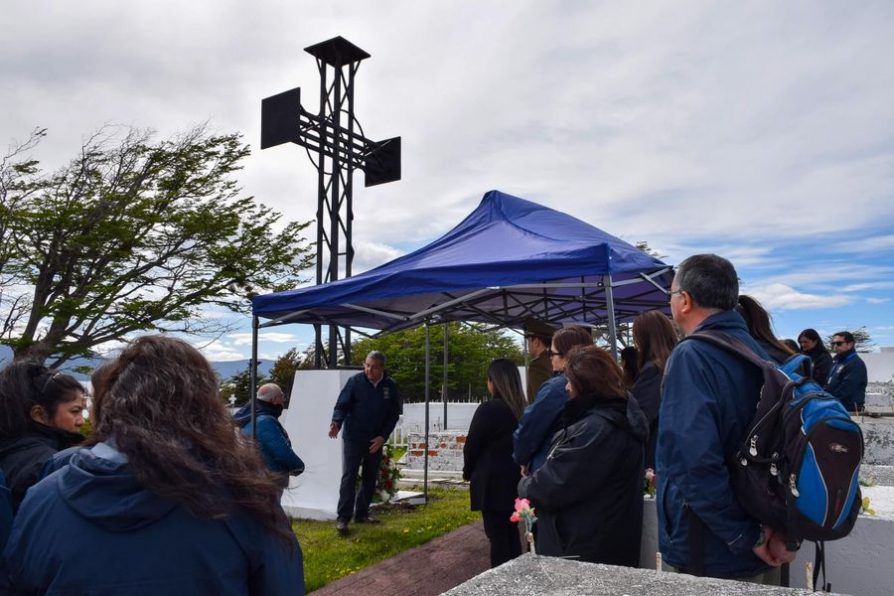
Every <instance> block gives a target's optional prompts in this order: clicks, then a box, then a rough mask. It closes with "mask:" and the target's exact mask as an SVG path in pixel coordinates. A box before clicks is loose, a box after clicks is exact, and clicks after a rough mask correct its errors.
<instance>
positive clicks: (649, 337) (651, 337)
mask: <svg viewBox="0 0 894 596" xmlns="http://www.w3.org/2000/svg"><path fill="white" fill-rule="evenodd" d="M633 344H634V345H635V346H636V349H637V352H638V353H639V372H638V373H637V375H636V380H635V382H634V383H633V387H631V388H630V393H632V394H633V397H634V398H635V399H636V402H637V404H638V405H639V407H640V408H641V409H642V411H643V414H645V415H646V420H648V421H649V441H648V443H647V444H646V467H647V468H654V467H655V446H656V445H657V441H658V408H659V406H660V405H661V378H662V377H663V376H664V366H665V364H667V359H668V358H670V354H671V351H672V350H673V349H674V346H675V345H677V332H676V331H675V330H674V326H673V324H672V323H671V322H670V319H668V318H667V316H666V315H665V314H664V313H662V312H661V311H657V310H651V311H649V312H644V313H642V314H640V315H638V316H637V317H636V318H635V319H634V320H633Z"/></svg>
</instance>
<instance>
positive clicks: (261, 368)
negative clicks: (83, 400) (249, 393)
mask: <svg viewBox="0 0 894 596" xmlns="http://www.w3.org/2000/svg"><path fill="white" fill-rule="evenodd" d="M11 360H12V350H11V349H10V348H9V347H8V346H3V345H0V368H2V367H3V366H5V365H6V364H7V363H8V362H10V361H11ZM102 361H103V359H102V358H73V359H72V360H69V361H68V362H66V363H65V364H64V365H62V370H64V371H65V372H67V373H69V374H71V375H73V376H74V377H75V378H76V379H78V380H79V381H88V380H89V379H90V375H89V374H85V373H81V372H75V371H74V369H76V368H82V367H86V368H89V369H91V370H92V369H94V368H96V367H97V366H99V365H100V364H101V363H102ZM211 368H213V369H214V372H216V373H217V375H218V376H219V377H220V378H221V380H226V379H229V378H230V377H232V376H233V375H235V374H237V373H240V372H242V371H244V370H246V369H247V368H248V358H246V359H245V360H226V361H221V362H211ZM272 368H273V360H260V361H259V362H258V373H259V374H260V375H261V376H266V375H267V374H269V373H270V369H272Z"/></svg>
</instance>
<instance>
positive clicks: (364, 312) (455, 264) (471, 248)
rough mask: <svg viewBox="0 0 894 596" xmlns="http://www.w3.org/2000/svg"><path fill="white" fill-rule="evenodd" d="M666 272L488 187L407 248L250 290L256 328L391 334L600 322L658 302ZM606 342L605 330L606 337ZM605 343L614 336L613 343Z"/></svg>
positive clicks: (663, 301) (577, 224) (593, 232)
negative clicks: (437, 327)
mask: <svg viewBox="0 0 894 596" xmlns="http://www.w3.org/2000/svg"><path fill="white" fill-rule="evenodd" d="M671 277H672V274H671V268H670V267H669V266H668V265H666V264H664V263H663V262H661V261H660V260H658V259H656V258H654V257H652V256H650V255H648V254H646V253H644V252H643V251H641V250H639V249H637V248H636V247H634V246H632V245H630V244H628V243H627V242H624V241H623V240H621V239H619V238H616V237H614V236H612V235H610V234H607V233H605V232H603V231H602V230H600V229H598V228H596V227H594V226H591V225H590V224H588V223H585V222H583V221H581V220H579V219H577V218H574V217H572V216H570V215H567V214H565V213H561V212H559V211H555V210H553V209H550V208H548V207H544V206H542V205H538V204H537V203H532V202H531V201H526V200H524V199H520V198H518V197H513V196H511V195H507V194H504V193H501V192H499V191H496V190H492V191H490V192H488V193H487V194H485V195H484V198H483V199H482V200H481V203H480V205H479V206H478V208H477V209H475V211H473V212H472V213H471V214H470V215H469V216H468V217H466V219H465V220H463V221H462V222H461V223H460V224H459V225H458V226H456V227H455V228H453V229H452V230H450V231H449V232H447V233H446V234H445V235H444V236H442V237H441V238H439V239H438V240H435V241H434V242H432V243H431V244H429V245H427V246H424V247H422V248H420V249H418V250H416V251H415V252H412V253H410V254H407V255H404V256H402V257H400V258H397V259H394V260H393V261H390V262H388V263H385V264H384V265H381V266H379V267H377V268H375V269H372V270H369V271H366V272H365V273H362V274H360V275H355V276H353V277H350V278H347V279H342V280H338V281H335V282H332V283H329V284H323V285H318V286H312V287H308V288H301V289H297V290H290V291H286V292H277V293H274V294H267V295H263V296H257V297H256V298H254V300H253V302H252V306H253V313H254V315H255V316H256V317H259V318H263V319H269V321H267V322H265V323H264V324H263V325H261V327H270V326H275V325H282V324H286V323H311V324H324V325H339V326H343V327H352V328H355V327H360V328H367V329H376V330H381V331H385V332H387V331H395V330H398V329H403V328H407V327H413V326H416V325H420V324H423V323H424V322H426V321H438V322H446V321H469V322H478V323H485V324H487V325H491V326H493V327H494V328H521V326H522V324H523V321H524V319H525V318H527V317H534V318H536V319H540V320H543V321H547V322H550V323H555V324H571V323H577V324H583V325H608V328H609V332H610V334H613V332H614V328H615V323H616V321H621V320H626V319H630V318H632V317H634V316H636V315H637V314H639V313H640V312H643V311H646V310H654V309H662V308H663V309H666V308H667V289H668V288H669V287H670V281H671ZM612 339H614V338H613V335H612ZM613 343H614V341H613Z"/></svg>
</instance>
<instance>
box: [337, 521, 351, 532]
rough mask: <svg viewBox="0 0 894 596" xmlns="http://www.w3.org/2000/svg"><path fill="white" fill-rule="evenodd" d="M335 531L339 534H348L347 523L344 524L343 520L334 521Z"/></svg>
mask: <svg viewBox="0 0 894 596" xmlns="http://www.w3.org/2000/svg"><path fill="white" fill-rule="evenodd" d="M335 529H336V530H338V533H339V534H347V533H348V522H346V521H345V520H343V519H340V520H338V521H336V522H335Z"/></svg>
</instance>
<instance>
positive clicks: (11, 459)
mask: <svg viewBox="0 0 894 596" xmlns="http://www.w3.org/2000/svg"><path fill="white" fill-rule="evenodd" d="M84 406H85V394H84V388H83V386H81V384H80V383H79V382H78V380H77V379H75V378H74V377H72V376H70V375H65V374H62V373H60V372H57V371H55V370H51V369H48V368H47V367H45V366H43V365H41V364H38V363H36V362H33V361H27V360H25V361H19V362H13V363H12V364H10V365H9V366H7V367H6V368H4V369H3V370H0V437H3V438H2V441H0V468H2V469H3V474H4V476H6V485H7V487H8V488H9V491H10V497H11V501H12V506H13V509H14V510H15V509H18V507H19V504H20V503H21V502H22V499H23V498H24V497H25V491H27V490H28V489H29V488H30V487H31V486H32V485H33V484H34V483H36V482H37V481H38V480H40V478H41V475H42V471H43V467H44V465H45V464H46V462H47V460H49V459H50V458H51V457H53V455H55V454H56V452H58V451H61V450H62V449H66V448H68V447H71V446H73V445H77V444H78V443H80V442H81V441H83V440H84V437H83V435H81V433H80V432H79V429H80V428H81V425H82V424H84V415H83V411H84Z"/></svg>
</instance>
